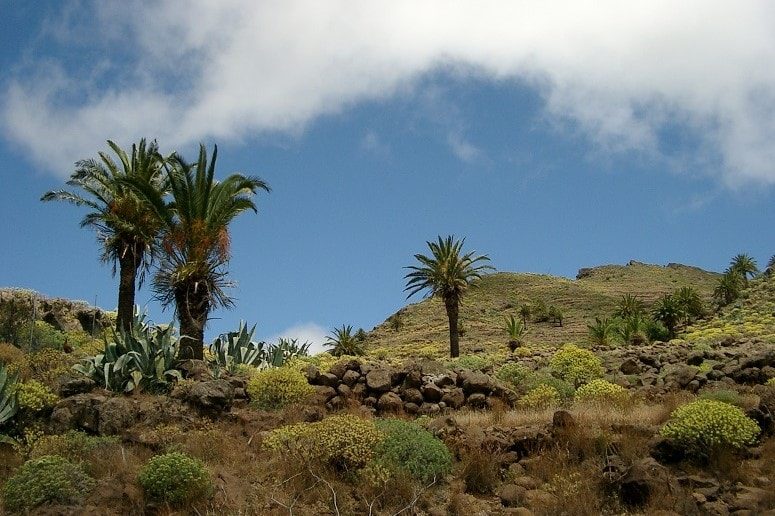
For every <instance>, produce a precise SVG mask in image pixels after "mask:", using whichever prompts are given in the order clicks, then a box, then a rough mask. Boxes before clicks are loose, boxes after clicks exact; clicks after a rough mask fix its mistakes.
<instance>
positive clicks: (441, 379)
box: [433, 374, 455, 389]
mask: <svg viewBox="0 0 775 516" xmlns="http://www.w3.org/2000/svg"><path fill="white" fill-rule="evenodd" d="M433 383H434V384H435V385H436V386H437V387H439V388H441V389H444V388H445V387H452V386H454V385H455V379H453V378H452V377H451V376H450V375H448V374H443V375H441V376H438V377H437V378H436V379H435V380H433Z"/></svg>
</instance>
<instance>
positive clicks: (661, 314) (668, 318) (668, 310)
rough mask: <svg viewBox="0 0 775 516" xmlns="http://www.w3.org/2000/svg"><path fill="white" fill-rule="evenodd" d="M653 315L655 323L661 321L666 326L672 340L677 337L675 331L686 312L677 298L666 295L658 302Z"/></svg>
mask: <svg viewBox="0 0 775 516" xmlns="http://www.w3.org/2000/svg"><path fill="white" fill-rule="evenodd" d="M651 315H652V317H653V318H654V320H655V321H659V322H661V323H662V324H664V325H665V328H667V331H668V334H669V337H670V338H671V339H672V338H673V337H675V329H676V327H677V326H678V323H679V322H681V319H683V317H684V312H683V310H682V309H681V305H680V304H679V303H678V301H677V300H676V298H675V296H671V295H670V294H665V295H664V296H662V298H660V300H659V301H657V303H656V305H655V306H654V309H653V311H652V313H651Z"/></svg>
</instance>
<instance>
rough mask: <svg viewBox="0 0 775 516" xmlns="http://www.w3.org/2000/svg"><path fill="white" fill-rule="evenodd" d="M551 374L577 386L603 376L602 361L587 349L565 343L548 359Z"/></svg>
mask: <svg viewBox="0 0 775 516" xmlns="http://www.w3.org/2000/svg"><path fill="white" fill-rule="evenodd" d="M549 367H550V369H551V371H552V374H554V375H555V376H557V377H558V378H561V379H563V380H565V381H566V382H569V383H571V384H573V385H574V386H575V387H578V386H579V385H581V384H584V383H587V382H589V381H590V380H594V379H595V378H600V377H601V376H603V372H604V370H603V362H602V360H600V358H599V357H597V356H596V355H595V354H594V353H592V352H591V351H589V350H588V349H582V348H580V347H578V346H576V345H574V344H566V345H565V346H563V347H562V349H560V350H559V351H557V353H555V354H554V356H552V358H551V360H550V361H549Z"/></svg>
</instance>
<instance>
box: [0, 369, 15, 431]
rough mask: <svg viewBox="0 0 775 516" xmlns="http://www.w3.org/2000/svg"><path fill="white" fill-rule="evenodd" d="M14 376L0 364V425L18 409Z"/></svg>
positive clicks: (9, 418)
mask: <svg viewBox="0 0 775 516" xmlns="http://www.w3.org/2000/svg"><path fill="white" fill-rule="evenodd" d="M16 385H17V383H16V376H14V375H11V374H9V373H8V369H6V367H5V365H3V364H0V427H2V426H3V425H4V424H5V423H7V422H8V421H10V420H11V419H12V418H13V417H14V416H15V415H16V412H17V411H18V410H19V405H18V402H17V397H16Z"/></svg>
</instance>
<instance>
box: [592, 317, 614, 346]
mask: <svg viewBox="0 0 775 516" xmlns="http://www.w3.org/2000/svg"><path fill="white" fill-rule="evenodd" d="M587 331H588V335H587V338H588V339H589V341H590V342H591V343H592V344H596V345H598V346H609V345H610V344H611V342H612V341H613V337H614V335H616V331H617V324H616V321H615V320H613V319H609V318H608V317H604V318H602V319H601V318H600V317H595V322H594V324H588V325H587Z"/></svg>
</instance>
